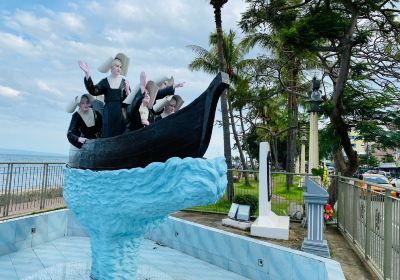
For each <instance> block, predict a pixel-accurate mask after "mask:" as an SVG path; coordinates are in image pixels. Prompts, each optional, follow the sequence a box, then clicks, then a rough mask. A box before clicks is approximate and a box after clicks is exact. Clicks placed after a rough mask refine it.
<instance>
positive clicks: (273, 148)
mask: <svg viewBox="0 0 400 280" xmlns="http://www.w3.org/2000/svg"><path fill="white" fill-rule="evenodd" d="M271 152H272V156H273V158H274V165H275V170H279V159H278V139H277V137H275V136H273V135H272V136H271Z"/></svg>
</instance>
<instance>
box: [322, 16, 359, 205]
mask: <svg viewBox="0 0 400 280" xmlns="http://www.w3.org/2000/svg"><path fill="white" fill-rule="evenodd" d="M358 14H359V12H358V10H356V9H355V8H354V10H353V11H352V18H351V20H352V21H351V26H350V28H349V30H348V32H347V34H346V36H345V38H344V39H343V41H342V45H343V48H342V51H341V52H340V67H339V74H338V77H337V80H336V82H335V84H334V91H333V96H332V103H333V106H334V108H333V111H332V114H331V116H330V120H331V122H332V124H333V125H334V127H335V132H336V134H337V135H339V137H340V144H341V146H342V147H343V150H344V152H345V153H346V155H347V158H348V162H347V163H346V162H345V161H344V159H343V155H342V152H341V150H340V151H337V152H336V154H335V165H336V168H337V170H338V171H339V172H341V173H342V175H343V176H346V177H350V176H352V175H353V174H354V172H356V170H357V168H358V157H357V152H356V151H354V150H353V147H352V146H351V141H350V137H349V126H348V125H347V124H346V122H345V120H344V119H343V112H344V109H343V103H342V99H343V92H344V89H345V86H346V82H347V77H348V75H349V69H350V60H351V51H352V48H353V45H352V42H351V40H352V37H353V33H354V30H355V28H356V26H357V19H358ZM336 187H337V185H336V184H331V186H330V190H329V195H330V197H329V201H330V203H331V205H334V204H335V203H336V200H337V189H336Z"/></svg>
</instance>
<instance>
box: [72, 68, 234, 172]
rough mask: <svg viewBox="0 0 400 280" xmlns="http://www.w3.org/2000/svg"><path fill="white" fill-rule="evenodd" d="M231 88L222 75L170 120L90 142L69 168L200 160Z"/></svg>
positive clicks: (75, 155) (111, 166)
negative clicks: (221, 100)
mask: <svg viewBox="0 0 400 280" xmlns="http://www.w3.org/2000/svg"><path fill="white" fill-rule="evenodd" d="M228 86H229V77H228V75H227V74H226V73H223V72H220V73H219V74H218V75H217V76H216V77H215V78H214V80H213V81H212V82H211V84H210V85H209V87H208V88H207V90H206V91H205V92H204V93H203V94H201V95H200V96H199V97H198V98H196V99H195V100H194V101H193V102H192V103H190V104H189V105H188V106H186V107H184V108H182V109H180V110H179V111H178V112H176V113H174V114H172V115H170V116H168V117H167V118H163V119H162V120H160V121H157V122H155V123H153V124H151V125H150V126H147V127H144V128H141V129H138V130H135V131H130V132H126V133H124V134H122V135H118V136H115V137H109V138H99V139H94V140H87V141H86V143H85V144H83V146H82V148H81V149H79V150H75V151H74V152H72V153H71V154H70V157H69V163H68V166H69V167H72V168H81V169H91V170H115V169H123V168H134V167H145V166H147V165H148V164H149V163H151V162H165V161H166V160H168V159H169V158H171V157H179V158H185V157H192V158H200V157H202V156H203V155H204V154H205V152H206V151H207V148H208V144H209V143H210V138H211V132H212V129H213V124H214V117H215V110H216V107H217V103H218V99H219V97H220V95H221V94H222V92H223V91H224V90H225V89H226V88H228Z"/></svg>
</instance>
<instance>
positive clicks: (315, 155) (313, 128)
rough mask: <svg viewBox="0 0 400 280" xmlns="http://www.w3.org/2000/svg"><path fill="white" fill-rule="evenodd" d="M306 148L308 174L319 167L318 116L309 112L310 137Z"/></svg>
mask: <svg viewBox="0 0 400 280" xmlns="http://www.w3.org/2000/svg"><path fill="white" fill-rule="evenodd" d="M309 143H310V145H309V147H308V173H311V169H313V168H318V166H319V149H318V114H317V112H310V137H309Z"/></svg>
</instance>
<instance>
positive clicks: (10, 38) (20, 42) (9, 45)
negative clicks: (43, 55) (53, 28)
mask: <svg viewBox="0 0 400 280" xmlns="http://www.w3.org/2000/svg"><path fill="white" fill-rule="evenodd" d="M0 45H1V49H0V50H1V52H5V51H10V52H13V53H19V54H26V55H32V54H37V52H36V50H35V46H34V45H33V44H31V43H30V42H29V41H27V40H25V39H24V38H23V37H21V36H16V35H14V34H11V33H5V32H0Z"/></svg>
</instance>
